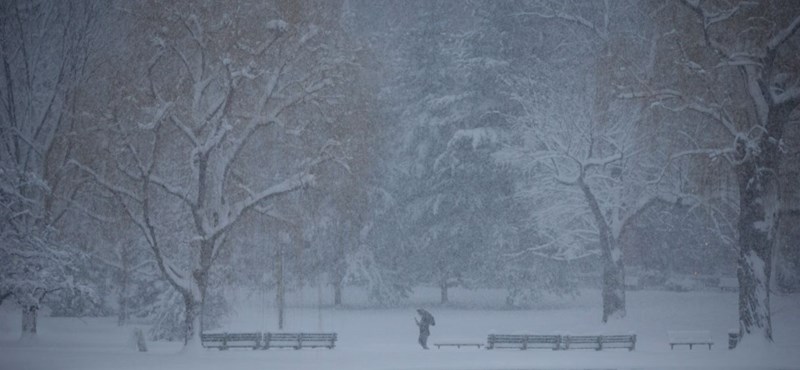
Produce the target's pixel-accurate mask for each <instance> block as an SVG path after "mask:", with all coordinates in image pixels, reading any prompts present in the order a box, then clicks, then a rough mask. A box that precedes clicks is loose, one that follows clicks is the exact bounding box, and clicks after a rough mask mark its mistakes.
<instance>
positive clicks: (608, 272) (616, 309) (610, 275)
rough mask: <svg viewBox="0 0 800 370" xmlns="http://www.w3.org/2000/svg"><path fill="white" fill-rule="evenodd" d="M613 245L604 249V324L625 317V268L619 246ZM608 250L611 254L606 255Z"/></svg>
mask: <svg viewBox="0 0 800 370" xmlns="http://www.w3.org/2000/svg"><path fill="white" fill-rule="evenodd" d="M612 244H614V245H611V246H609V247H608V248H603V249H604V252H603V293H602V295H603V322H608V319H609V318H612V317H625V268H624V265H623V263H622V252H621V251H620V248H619V246H618V245H616V243H612ZM606 249H608V250H609V251H610V252H609V253H606V252H605V250H606Z"/></svg>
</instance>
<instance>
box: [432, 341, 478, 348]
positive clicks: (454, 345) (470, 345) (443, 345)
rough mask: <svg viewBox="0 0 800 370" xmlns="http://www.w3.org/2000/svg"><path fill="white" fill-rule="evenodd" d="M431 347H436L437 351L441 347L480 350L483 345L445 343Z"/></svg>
mask: <svg viewBox="0 0 800 370" xmlns="http://www.w3.org/2000/svg"><path fill="white" fill-rule="evenodd" d="M433 345H434V346H436V348H437V349H441V348H442V347H456V348H461V347H477V348H481V347H482V346H483V343H467V342H447V343H434V344H433Z"/></svg>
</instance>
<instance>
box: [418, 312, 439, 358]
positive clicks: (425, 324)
mask: <svg viewBox="0 0 800 370" xmlns="http://www.w3.org/2000/svg"><path fill="white" fill-rule="evenodd" d="M417 313H418V314H419V316H420V318H419V319H417V318H416V317H414V321H415V322H416V323H417V326H418V327H419V345H420V346H422V348H424V349H428V336H430V335H431V330H430V326H431V325H434V326H435V325H436V320H434V319H433V315H431V313H430V312H428V311H426V310H424V309H422V308H417Z"/></svg>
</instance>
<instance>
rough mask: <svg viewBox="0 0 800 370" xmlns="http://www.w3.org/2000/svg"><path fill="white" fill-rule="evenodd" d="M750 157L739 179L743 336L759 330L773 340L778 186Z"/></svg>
mask: <svg viewBox="0 0 800 370" xmlns="http://www.w3.org/2000/svg"><path fill="white" fill-rule="evenodd" d="M763 154H766V153H762V155H763ZM753 162H754V161H748V162H747V163H744V164H742V165H741V166H740V168H738V169H737V174H738V179H739V223H738V225H737V227H738V231H739V260H738V269H737V275H738V278H739V337H740V338H742V339H745V340H746V338H747V335H749V334H755V333H759V334H760V336H762V337H763V338H765V339H766V340H767V341H770V342H771V341H772V323H771V318H770V307H769V298H770V292H769V286H770V277H771V275H772V251H773V248H774V245H775V235H776V234H777V229H776V226H777V217H778V207H779V202H778V194H777V192H778V190H777V184H776V183H775V182H776V181H777V179H775V178H774V175H773V174H763V173H762V174H760V175H759V174H758V172H763V171H761V170H760V169H759V167H760V166H759V164H758V163H753Z"/></svg>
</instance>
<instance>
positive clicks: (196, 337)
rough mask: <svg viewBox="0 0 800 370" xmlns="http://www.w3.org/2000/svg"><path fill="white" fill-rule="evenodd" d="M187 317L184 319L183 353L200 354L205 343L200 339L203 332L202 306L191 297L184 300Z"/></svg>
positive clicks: (185, 297)
mask: <svg viewBox="0 0 800 370" xmlns="http://www.w3.org/2000/svg"><path fill="white" fill-rule="evenodd" d="M183 302H184V305H185V309H186V317H185V318H184V323H183V325H184V342H183V352H198V351H200V350H202V349H203V343H202V341H201V339H200V333H201V331H202V325H201V320H200V317H201V310H202V308H201V304H200V302H198V301H197V300H196V299H194V298H193V297H190V296H184V299H183Z"/></svg>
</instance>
